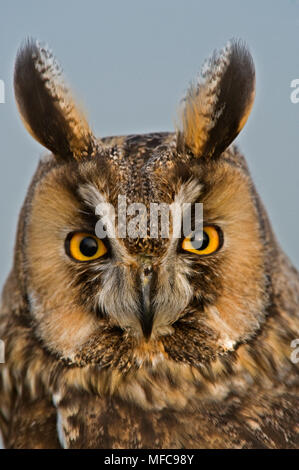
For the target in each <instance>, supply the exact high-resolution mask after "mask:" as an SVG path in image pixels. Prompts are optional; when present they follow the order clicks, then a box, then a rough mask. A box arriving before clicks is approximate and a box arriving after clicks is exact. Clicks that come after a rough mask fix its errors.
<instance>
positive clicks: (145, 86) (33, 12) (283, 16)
mask: <svg viewBox="0 0 299 470" xmlns="http://www.w3.org/2000/svg"><path fill="white" fill-rule="evenodd" d="M27 36H33V37H36V38H38V39H40V40H42V41H45V42H47V43H48V44H49V45H50V47H51V48H52V49H53V50H54V52H55V55H56V56H57V58H58V60H59V61H60V63H61V64H62V66H63V68H64V71H65V74H66V76H67V78H68V82H69V83H70V84H71V85H72V89H73V90H74V92H75V95H76V96H77V97H79V101H80V102H81V103H83V104H84V108H85V109H86V110H87V111H88V115H89V118H90V123H91V125H92V128H93V129H94V131H95V133H96V134H97V135H99V136H105V135H113V134H126V133H142V132H151V131H166V130H173V128H174V122H175V119H176V112H177V106H178V102H179V100H180V99H181V97H182V96H183V93H184V91H185V90H186V88H187V86H188V84H189V83H190V80H191V79H193V78H195V77H196V74H197V72H198V71H199V70H200V67H201V65H202V62H203V61H204V59H205V58H206V57H207V56H209V55H210V53H211V52H212V50H213V49H214V48H220V47H222V46H223V45H224V44H225V43H226V42H227V40H228V39H230V38H232V37H237V38H242V39H244V40H245V41H246V42H247V43H248V45H249V47H250V50H251V52H252V54H253V57H254V61H255V64H256V70H257V97H256V102H255V105H254V108H253V112H252V114H251V116H250V118H249V121H248V123H247V125H246V127H245V129H244V130H243V132H242V133H241V135H240V136H239V137H238V139H237V142H238V144H239V146H240V147H241V150H242V151H243V153H244V154H245V156H246V158H247V161H248V163H249V167H250V169H251V173H252V175H253V177H254V181H255V183H256V186H257V188H258V190H259V193H260V194H261V196H262V199H263V201H264V203H265V205H266V208H267V209H268V213H269V215H270V219H271V221H272V224H273V226H274V229H275V231H276V234H277V237H278V239H279V241H280V243H281V245H282V246H283V248H284V250H285V251H286V252H287V253H288V255H289V256H290V257H291V258H292V260H293V262H294V263H295V265H296V266H297V267H299V221H298V200H299V155H298V153H299V152H298V140H299V139H298V136H299V103H298V104H293V103H292V102H291V100H290V94H291V91H292V89H291V88H290V83H291V81H292V80H293V79H296V78H299V0H250V1H248V0H239V1H237V0H205V1H203V0H148V1H143V0H122V1H121V0H118V1H116V0H109V1H105V2H104V1H101V0H97V1H95V0H84V1H83V0H82V1H78V0H49V1H46V0H43V1H37V0H26V1H21V0H20V1H16V0H10V1H7V0H1V3H0V79H2V80H4V82H5V92H6V103H5V104H0V138H1V171H0V191H1V194H0V216H1V230H0V255H1V258H0V260H1V265H0V286H1V285H2V284H3V282H4V279H5V277H6V275H7V273H8V271H9V269H10V266H11V263H12V255H13V245H14V238H15V230H16V224H17V217H18V213H19V210H20V207H21V204H22V202H23V199H24V197H25V193H26V190H27V187H28V185H29V182H30V179H31V176H32V175H33V172H34V170H35V168H36V165H37V162H38V159H39V156H41V155H42V154H43V153H45V152H44V149H43V148H42V147H41V146H40V145H39V144H37V143H36V142H35V141H34V140H33V139H32V138H31V137H30V136H29V135H28V134H27V132H26V131H25V129H24V128H23V125H22V123H21V121H20V118H19V116H18V114H17V110H16V105H15V102H14V97H13V89H12V78H13V63H14V58H15V55H16V51H17V48H18V47H19V45H20V43H21V42H22V41H23V40H24V38H26V37H27Z"/></svg>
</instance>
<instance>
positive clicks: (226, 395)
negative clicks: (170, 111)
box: [0, 39, 299, 449]
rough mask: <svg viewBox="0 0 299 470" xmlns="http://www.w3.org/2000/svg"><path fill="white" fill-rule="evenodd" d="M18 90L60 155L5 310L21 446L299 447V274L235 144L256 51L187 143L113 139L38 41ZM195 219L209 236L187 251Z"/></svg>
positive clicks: (163, 135)
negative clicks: (99, 134) (297, 345)
mask: <svg viewBox="0 0 299 470" xmlns="http://www.w3.org/2000/svg"><path fill="white" fill-rule="evenodd" d="M14 88H15V96H16V102H17V106H18V109H19V112H20V115H21V118H22V120H23V122H24V124H25V127H26V129H27V130H28V131H29V133H30V134H31V135H32V136H33V137H34V138H35V139H36V140H37V141H38V142H39V143H41V144H42V145H43V146H44V147H45V148H46V149H48V151H49V152H48V153H47V154H46V155H45V156H44V157H43V158H42V159H41V160H40V162H39V164H38V168H37V170H36V173H35V175H34V177H33V179H32V182H31V185H30V187H29V189H28V193H27V196H26V199H25V202H24V205H23V207H22V210H21V213H20V218H19V223H18V229H17V235H16V244H15V253H14V262H13V268H12V270H11V273H10V275H9V277H8V279H7V281H6V284H5V286H4V289H3V294H2V303H1V314H0V338H1V339H2V341H3V343H4V344H5V362H4V363H3V364H0V396H1V400H0V429H1V434H2V439H3V443H4V446H5V447H6V448H81V449H82V448H106V449H107V448H109V449H122V448H128V449H135V448H146V449H149V448H151V449H171V448H174V449H178V448H187V449H195V448H206V449H212V448H295V447H296V446H298V418H299V411H298V410H299V407H298V384H299V379H298V377H299V376H298V364H297V362H298V361H297V360H294V354H293V355H292V353H294V350H293V349H292V344H294V340H296V338H297V337H298V335H299V333H298V313H299V307H298V303H299V275H298V272H297V271H296V269H295V268H294V267H293V266H292V264H291V262H290V261H289V260H288V258H287V257H286V255H285V254H284V253H283V251H282V249H281V248H280V246H279V244H278V242H277V240H276V238H275V235H274V233H273V231H272V229H271V225H270V222H269V219H268V217H267V213H266V211H265V209H264V206H263V204H262V202H261V199H260V197H259V195H258V193H257V191H256V189H255V186H254V183H253V181H252V179H251V176H250V173H249V170H248V167H247V165H246V162H245V159H244V157H243V156H242V154H241V153H240V151H239V150H238V148H237V147H236V146H235V145H234V144H233V141H234V139H235V138H236V136H237V135H238V134H239V132H240V131H241V130H242V128H243V127H244V125H245V123H246V121H247V118H248V116H249V114H250V111H251V108H252V105H253V101H254V95H255V69H254V64H253V60H252V57H251V55H250V53H249V51H248V49H247V47H246V46H245V45H244V44H243V43H242V42H241V41H235V40H234V41H231V42H229V43H228V44H227V46H226V47H224V49H222V50H221V51H218V52H215V53H214V54H213V55H212V56H211V58H210V59H208V60H207V61H206V62H205V64H204V66H203V68H202V72H201V74H200V76H199V78H198V79H197V80H196V81H195V82H193V83H192V84H191V85H190V87H189V89H188V91H187V93H186V96H185V98H184V99H183V100H182V102H181V106H180V113H179V119H178V124H177V128H176V130H175V132H172V133H171V132H159V133H150V134H144V135H127V136H114V137H105V138H96V137H95V136H94V134H93V132H92V130H91V128H90V126H89V125H88V122H87V119H86V117H85V114H84V113H83V112H82V111H81V109H80V108H79V107H78V106H77V105H76V103H75V101H74V99H73V98H72V96H71V92H70V90H69V88H68V87H67V86H66V85H65V82H64V79H63V77H62V72H61V69H60V66H59V65H58V64H57V62H56V60H55V58H54V57H53V55H52V52H51V51H50V50H49V49H48V48H47V47H45V46H43V45H40V43H38V42H37V41H35V40H33V39H30V40H27V41H26V42H25V43H24V45H23V46H22V47H21V48H20V50H19V52H18V55H17V58H16V63H15V74H14ZM124 204H125V206H126V207H125V208H124V207H122V205H124ZM103 205H104V207H106V208H109V210H106V212H105V214H104V212H101V211H100V210H99V207H100V208H101V207H103ZM132 207H133V209H134V208H136V207H137V208H138V209H140V210H139V212H140V213H139V212H138V211H137V212H136V213H134V211H133V210H132ZM163 207H164V208H165V207H166V208H169V207H171V208H173V207H175V208H176V209H175V211H169V213H168V215H169V217H168V222H169V224H168V236H165V233H164V234H162V230H160V228H161V227H162V225H163V224H162V222H163V221H164V222H165V220H166V219H165V220H164V218H163V217H164V216H163V214H162V208H163ZM186 207H189V208H190V212H189V215H190V214H191V215H190V217H189V219H190V218H191V219H190V220H191V222H192V224H193V225H192V224H191V228H190V230H191V231H190V233H188V232H187V233H185V232H183V231H181V232H180V235H179V236H174V232H175V230H174V229H175V224H174V220H175V221H176V226H177V225H179V226H182V225H183V222H184V220H185V212H184V211H185V208H186ZM196 207H201V208H202V212H201V214H202V217H201V218H198V217H195V209H196ZM153 208H156V209H157V214H158V215H157V217H156V219H155V221H156V222H155V223H156V225H155V224H154V223H153V217H152V213H151V211H152V209H153ZM110 209H111V210H110ZM112 209H113V210H112ZM124 209H125V210H124ZM141 209H142V210H141ZM174 212H175V213H176V217H174ZM136 214H137V215H136ZM140 214H141V216H140ZM178 214H179V215H178ZM149 215H150V217H149ZM120 221H122V225H121V228H122V229H123V228H125V229H127V230H125V234H124V233H123V232H122V233H119V230H116V231H115V232H113V231H112V230H110V229H109V230H108V228H109V227H110V228H111V227H114V226H116V225H117V224H119V222H120ZM137 222H138V223H137ZM141 223H142V224H143V231H142V233H141V232H140V230H137V235H136V230H135V232H134V231H133V232H132V230H131V231H130V230H129V228H130V227H131V228H132V226H133V225H134V224H135V226H136V227H137V229H138V227H139V225H141ZM197 224H198V225H197ZM108 226H109V227H108ZM119 226H120V225H118V227H119ZM199 226H200V227H201V231H199V229H198V227H199ZM136 227H135V228H136ZM153 228H155V230H154V235H153V233H152V232H153V231H152V230H151V229H153ZM197 233H201V236H197ZM101 234H102V235H101ZM103 234H104V235H105V236H104V235H103ZM166 235H167V234H166Z"/></svg>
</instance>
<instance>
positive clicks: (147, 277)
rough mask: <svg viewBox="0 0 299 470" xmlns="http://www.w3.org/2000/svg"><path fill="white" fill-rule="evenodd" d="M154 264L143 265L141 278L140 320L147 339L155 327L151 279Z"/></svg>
mask: <svg viewBox="0 0 299 470" xmlns="http://www.w3.org/2000/svg"><path fill="white" fill-rule="evenodd" d="M152 275H153V271H152V266H151V265H150V264H146V265H145V266H143V268H142V271H141V274H140V280H141V299H140V301H141V302H140V303H141V314H140V322H141V328H142V331H143V334H144V337H145V339H149V338H150V336H151V333H152V328H153V319H154V315H153V310H152V306H151V281H152Z"/></svg>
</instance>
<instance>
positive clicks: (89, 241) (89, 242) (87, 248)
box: [80, 237, 98, 257]
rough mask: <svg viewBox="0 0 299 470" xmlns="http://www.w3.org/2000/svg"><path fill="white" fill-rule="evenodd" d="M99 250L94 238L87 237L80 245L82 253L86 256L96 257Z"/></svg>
mask: <svg viewBox="0 0 299 470" xmlns="http://www.w3.org/2000/svg"><path fill="white" fill-rule="evenodd" d="M97 250H98V244H97V241H96V240H95V239H94V238H92V237H85V238H83V240H82V241H81V243H80V251H81V253H82V255H84V256H89V257H91V256H94V255H95V254H96V252H97Z"/></svg>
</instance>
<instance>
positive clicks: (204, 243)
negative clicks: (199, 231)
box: [194, 231, 210, 250]
mask: <svg viewBox="0 0 299 470" xmlns="http://www.w3.org/2000/svg"><path fill="white" fill-rule="evenodd" d="M209 243H210V238H209V235H208V234H207V233H206V232H205V231H203V239H202V244H201V246H200V247H199V246H198V242H197V243H195V244H194V248H195V249H196V250H205V249H206V248H207V247H208V245H209Z"/></svg>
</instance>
